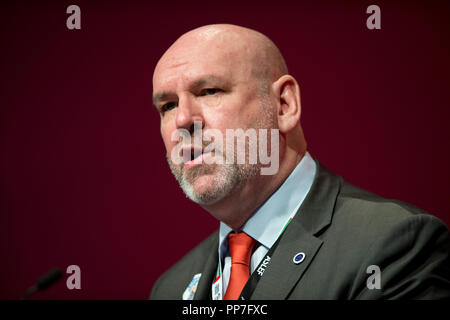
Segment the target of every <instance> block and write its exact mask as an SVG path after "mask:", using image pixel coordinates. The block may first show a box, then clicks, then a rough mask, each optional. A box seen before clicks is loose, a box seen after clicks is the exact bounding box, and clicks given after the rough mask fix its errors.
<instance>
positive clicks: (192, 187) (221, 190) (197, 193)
mask: <svg viewBox="0 0 450 320" xmlns="http://www.w3.org/2000/svg"><path fill="white" fill-rule="evenodd" d="M182 189H183V191H184V193H185V194H186V196H187V197H188V198H189V199H191V200H192V201H194V202H196V203H198V204H199V205H203V206H207V205H213V204H215V203H217V202H218V201H220V200H222V199H223V198H224V197H226V196H227V195H228V194H229V193H230V192H231V190H232V189H233V188H232V186H231V184H230V183H229V181H227V180H222V179H220V178H219V179H218V177H216V176H215V175H213V174H206V175H201V176H200V177H197V178H196V179H195V181H194V182H193V183H189V182H187V181H184V183H182Z"/></svg>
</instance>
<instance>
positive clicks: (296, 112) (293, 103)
mask: <svg viewBox="0 0 450 320" xmlns="http://www.w3.org/2000/svg"><path fill="white" fill-rule="evenodd" d="M272 87H273V89H274V92H275V94H276V98H277V99H278V102H279V109H278V128H279V129H280V131H281V132H282V133H288V132H290V131H291V130H293V129H294V128H295V127H297V126H298V125H299V123H300V114H301V105H300V87H299V86H298V83H297V81H296V80H295V78H294V77H292V76H290V75H284V76H282V77H280V78H279V79H278V80H277V81H275V82H274V83H273V84H272Z"/></svg>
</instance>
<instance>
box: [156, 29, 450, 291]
mask: <svg viewBox="0 0 450 320" xmlns="http://www.w3.org/2000/svg"><path fill="white" fill-rule="evenodd" d="M153 103H154V105H155V107H156V108H157V110H158V112H159V113H160V117H161V135H162V138H163V141H164V144H165V147H166V153H167V160H168V163H169V166H170V168H171V170H172V173H173V174H174V176H175V178H176V179H177V181H178V182H179V183H180V186H181V188H182V189H183V191H184V192H185V193H186V195H187V197H188V198H189V199H191V200H192V201H194V202H196V203H198V204H199V205H200V206H202V207H203V208H204V209H206V210H207V211H208V212H209V213H210V214H211V215H213V216H214V217H215V218H216V219H217V220H219V221H220V227H219V230H218V231H216V232H215V233H214V234H212V235H211V236H210V237H208V238H207V239H206V240H204V241H203V242H202V243H201V244H200V245H198V246H197V247H196V248H194V249H193V250H192V251H191V252H189V253H188V254H187V255H186V256H185V257H184V258H182V259H181V260H180V261H179V262H178V263H177V264H176V265H175V266H173V267H172V268H171V269H170V270H168V271H167V272H166V273H165V274H164V275H162V276H161V277H160V278H159V279H158V281H157V282H156V284H155V285H154V287H153V290H152V293H151V298H152V299H186V300H190V299H197V300H198V299H215V300H222V299H230V300H235V299H400V298H406V299H438V298H448V297H449V296H450V281H449V274H450V272H449V271H450V267H449V258H448V252H449V237H448V230H447V228H446V226H445V224H444V223H442V222H441V221H440V220H438V219H437V218H435V217H433V216H431V215H429V214H427V213H425V212H423V211H421V210H419V209H417V208H414V207H413V206H411V205H408V204H405V203H401V202H398V201H392V200H386V199H382V198H379V197H377V196H375V195H373V194H371V193H369V192H367V191H364V190H361V189H359V188H357V187H354V186H352V185H350V184H349V183H348V182H346V181H345V180H344V179H343V178H341V177H339V176H337V175H335V174H333V173H331V172H330V171H328V170H327V169H326V168H325V167H323V166H322V165H321V164H320V163H319V162H318V161H317V160H315V159H313V158H312V156H311V155H310V154H309V153H308V152H307V145H306V141H305V138H304V135H303V130H302V127H301V125H300V115H301V104H300V89H299V85H298V83H297V81H296V80H295V78H294V77H293V76H291V75H290V74H289V73H288V69H287V67H286V63H285V61H284V59H283V57H282V55H281V53H280V51H279V50H278V48H277V47H276V46H275V44H274V43H273V42H272V41H271V40H270V39H268V38H267V37H266V36H264V35H263V34H261V33H259V32H256V31H254V30H250V29H247V28H243V27H239V26H234V25H209V26H204V27H200V28H197V29H195V30H192V31H190V32H188V33H186V34H184V35H183V36H181V37H180V38H179V39H178V40H177V41H175V43H174V44H173V45H172V46H171V47H170V48H169V49H168V50H167V51H166V52H165V53H164V55H163V56H162V57H161V59H160V60H159V61H158V63H157V65H156V68H155V71H154V75H153ZM230 132H231V133H234V135H229V133H230ZM239 134H240V136H239ZM180 137H183V139H181V138H180ZM211 137H213V138H211ZM222 138H223V139H222ZM235 138H236V140H235ZM239 138H243V139H241V140H239ZM254 139H256V140H254ZM237 141H241V143H243V144H242V145H241V147H240V148H239V147H236V148H231V147H230V148H229V149H228V148H227V147H228V146H234V145H235V144H237ZM211 146H213V147H211ZM225 146H226V147H225ZM258 148H259V150H258V152H259V153H256V158H252V151H255V150H256V149H258ZM264 152H266V153H267V154H266V155H267V156H269V155H270V163H268V162H267V157H262V156H261V155H264ZM258 155H259V157H258ZM239 156H240V157H241V159H243V161H241V162H239V161H237V160H236V159H238V158H239ZM180 159H182V161H180ZM255 159H256V160H255ZM275 164H276V165H275ZM268 166H271V167H272V169H273V168H275V170H267V167H268ZM264 170H266V171H264ZM269 171H270V172H269ZM268 172H269V173H268Z"/></svg>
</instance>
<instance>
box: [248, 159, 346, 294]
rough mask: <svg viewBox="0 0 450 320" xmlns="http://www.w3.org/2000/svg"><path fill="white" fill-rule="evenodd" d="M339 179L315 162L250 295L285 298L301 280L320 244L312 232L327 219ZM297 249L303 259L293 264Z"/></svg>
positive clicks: (330, 214) (329, 217)
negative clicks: (312, 176)
mask: <svg viewBox="0 0 450 320" xmlns="http://www.w3.org/2000/svg"><path fill="white" fill-rule="evenodd" d="M340 179H341V178H340V177H338V176H336V175H334V174H333V173H331V172H329V171H328V170H327V169H326V168H325V167H323V166H321V165H320V164H319V163H318V162H317V173H316V177H315V179H314V182H313V185H312V186H311V190H310V192H309V193H308V195H307V197H306V198H305V200H304V201H303V204H302V205H301V207H300V209H299V211H298V212H297V214H296V215H295V217H294V219H293V220H292V222H291V223H290V224H289V226H288V227H287V229H286V231H285V232H284V234H283V236H282V238H281V240H280V242H279V244H278V247H277V248H276V250H275V252H274V254H273V256H272V259H271V261H270V264H269V266H268V267H267V269H266V271H265V272H264V275H263V277H262V278H261V280H260V281H259V283H258V285H257V287H256V289H255V291H254V292H253V295H252V297H251V299H254V300H264V299H274V300H282V299H286V298H287V297H288V295H289V293H290V292H291V290H292V289H293V288H294V287H295V286H296V285H297V284H298V283H299V281H301V277H302V276H303V274H304V272H305V271H306V270H307V268H308V267H309V266H310V264H311V262H312V261H313V259H314V257H315V256H316V254H317V252H318V251H319V250H320V247H321V245H322V240H320V239H319V238H317V237H316V236H315V235H316V234H318V233H319V232H320V231H321V230H323V229H324V228H325V227H327V226H328V225H329V224H330V223H331V219H332V215H333V210H334V205H335V202H336V197H337V194H338V193H339V189H340V183H341V181H340ZM299 252H303V253H304V254H305V260H304V261H303V262H302V263H300V264H295V263H294V262H293V257H294V256H295V255H296V254H297V253H299Z"/></svg>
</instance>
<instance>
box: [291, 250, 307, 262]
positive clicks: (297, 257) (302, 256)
mask: <svg viewBox="0 0 450 320" xmlns="http://www.w3.org/2000/svg"><path fill="white" fill-rule="evenodd" d="M305 257H306V254H304V253H303V252H299V253H297V254H296V255H295V256H294V258H293V259H292V261H294V263H295V264H300V263H302V262H303V260H305Z"/></svg>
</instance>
